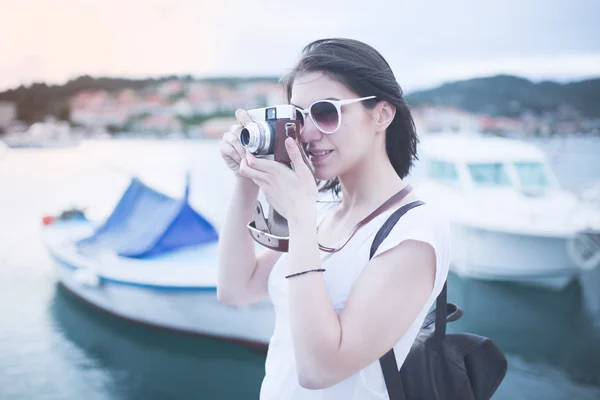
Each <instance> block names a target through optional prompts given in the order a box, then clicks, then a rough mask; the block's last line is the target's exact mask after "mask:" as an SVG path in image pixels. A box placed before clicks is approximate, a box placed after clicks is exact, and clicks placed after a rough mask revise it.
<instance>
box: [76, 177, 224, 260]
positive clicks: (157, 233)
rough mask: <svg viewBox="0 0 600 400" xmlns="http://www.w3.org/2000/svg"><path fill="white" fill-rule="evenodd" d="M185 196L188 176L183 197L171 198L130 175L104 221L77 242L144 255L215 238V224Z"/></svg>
mask: <svg viewBox="0 0 600 400" xmlns="http://www.w3.org/2000/svg"><path fill="white" fill-rule="evenodd" d="M188 196H189V179H187V182H186V189H185V195H184V196H183V198H182V199H174V198H171V197H169V196H167V195H165V194H163V193H160V192H158V191H156V190H154V189H152V188H150V187H148V186H146V185H144V183H143V182H141V181H140V180H139V179H137V178H133V179H132V180H131V183H130V185H129V187H128V188H127V190H125V192H124V193H123V196H122V197H121V199H120V200H119V202H118V203H117V205H116V206H115V208H114V210H113V212H112V213H111V215H110V216H109V217H108V219H107V220H106V222H105V223H104V224H103V225H102V226H100V227H99V228H98V229H97V230H96V231H95V232H94V233H93V234H92V235H91V236H90V237H87V238H85V239H82V240H80V241H79V242H78V246H79V247H80V248H82V247H87V246H93V247H96V246H100V247H109V248H111V249H113V250H114V251H115V252H116V253H117V254H118V255H120V256H122V257H133V258H143V257H148V256H154V255H157V254H160V253H164V252H168V251H171V250H175V249H178V248H181V247H186V246H192V245H200V244H204V243H210V242H214V241H216V240H217V239H218V235H217V232H216V230H215V228H214V227H213V226H212V225H211V224H210V222H208V221H207V220H206V219H204V218H203V217H202V216H201V215H200V214H198V213H197V212H196V211H195V210H194V209H193V208H192V207H191V206H190V205H189V203H188Z"/></svg>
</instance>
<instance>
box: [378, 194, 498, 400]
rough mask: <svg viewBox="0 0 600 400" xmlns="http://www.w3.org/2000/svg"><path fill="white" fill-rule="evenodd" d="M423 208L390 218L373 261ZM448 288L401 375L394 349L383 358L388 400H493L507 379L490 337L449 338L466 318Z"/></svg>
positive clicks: (463, 335) (465, 335) (404, 209)
mask: <svg viewBox="0 0 600 400" xmlns="http://www.w3.org/2000/svg"><path fill="white" fill-rule="evenodd" d="M422 204H424V203H423V202H421V201H415V202H412V203H409V204H407V205H405V206H403V207H400V208H399V209H398V210H396V211H395V212H394V213H393V214H392V215H391V216H390V217H389V218H388V219H387V221H386V222H385V223H384V224H383V226H382V227H381V228H380V229H379V231H378V232H377V234H376V235H375V239H374V240H373V244H372V245H371V254H370V256H369V259H370V258H372V257H373V255H374V254H375V251H376V250H377V248H378V247H379V245H380V244H381V242H383V240H384V239H385V238H386V237H387V236H388V234H389V233H390V231H391V230H392V228H393V227H394V225H395V224H396V222H397V221H398V220H399V219H400V217H402V215H404V214H405V213H406V212H408V211H409V210H410V209H412V208H414V207H418V206H420V205H422ZM446 286H447V283H444V288H443V289H442V291H441V293H440V295H439V296H438V298H437V302H436V309H435V310H433V311H431V312H430V313H429V314H428V315H427V316H426V318H425V320H424V322H423V326H422V327H421V330H420V332H419V334H418V335H417V337H416V339H415V341H414V343H413V345H412V348H411V349H410V352H409V353H408V356H407V357H406V360H405V361H404V363H403V364H402V368H401V369H400V371H398V364H397V363H396V357H395V355H394V349H391V350H390V351H388V352H387V353H386V354H385V355H384V356H383V357H381V358H380V359H379V362H380V364H381V369H382V371H383V376H384V379H385V385H386V387H387V391H388V394H389V397H390V400H489V399H490V398H491V397H492V395H493V394H494V392H495V391H496V389H497V388H498V386H499V385H500V383H501V382H502V380H503V379H504V376H505V375H506V370H507V366H508V364H507V361H506V357H504V354H502V352H501V351H500V349H499V348H498V347H497V346H496V345H495V344H494V343H493V342H492V341H491V340H490V339H489V338H486V337H483V336H478V335H474V334H470V333H455V334H446V322H450V321H456V320H457V319H459V318H460V317H461V316H462V310H461V309H460V308H458V307H457V306H456V305H455V304H452V303H448V302H447V293H446Z"/></svg>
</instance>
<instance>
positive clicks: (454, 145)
mask: <svg viewBox="0 0 600 400" xmlns="http://www.w3.org/2000/svg"><path fill="white" fill-rule="evenodd" d="M419 156H420V162H419V165H418V168H419V173H418V174H417V175H418V176H419V178H420V179H418V181H417V183H416V184H415V186H416V187H417V189H418V192H419V194H420V196H421V197H422V198H423V199H424V200H425V201H427V202H428V203H430V204H432V205H435V206H436V207H437V208H438V209H439V210H440V211H441V212H442V213H443V214H444V215H445V216H447V218H448V219H449V221H450V223H451V229H452V268H453V269H454V270H455V271H456V272H457V273H458V274H459V275H464V276H470V277H475V278H479V279H484V280H502V281H516V282H522V283H528V284H534V285H541V286H544V287H548V288H552V289H557V290H559V289H562V288H564V287H565V286H566V285H567V284H568V283H569V282H570V281H571V280H572V279H573V278H574V277H575V275H576V273H577V267H576V266H575V264H574V262H573V261H572V260H571V258H570V257H569V254H568V250H567V241H568V239H569V238H571V237H572V236H573V235H574V233H575V230H576V228H575V225H574V221H573V215H574V213H575V212H576V210H577V208H578V201H577V198H576V196H575V195H574V194H572V193H570V192H568V191H566V190H563V189H562V188H561V187H560V185H559V183H558V181H557V179H556V177H555V175H554V173H553V171H552V170H551V168H550V166H549V164H548V162H547V160H546V157H545V155H544V153H543V152H542V151H541V150H540V149H538V148H537V147H535V146H533V145H530V144H527V143H525V142H523V141H519V140H514V139H505V138H499V137H488V136H482V135H478V134H466V133H463V134H438V135H428V136H426V137H424V138H423V139H421V143H420V151H419Z"/></svg>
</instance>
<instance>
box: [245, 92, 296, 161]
mask: <svg viewBox="0 0 600 400" xmlns="http://www.w3.org/2000/svg"><path fill="white" fill-rule="evenodd" d="M247 113H248V115H249V116H250V118H251V119H252V122H251V123H249V124H247V125H246V126H244V127H243V128H242V130H241V132H240V142H241V143H242V146H244V147H245V148H246V150H247V151H249V152H250V153H252V154H254V155H255V156H257V157H266V156H270V155H272V156H273V159H274V160H275V161H278V162H282V163H286V164H289V163H290V162H291V161H290V158H289V156H288V154H287V151H286V149H285V139H286V138H288V137H291V138H293V139H294V140H295V139H296V134H299V133H300V121H299V120H298V119H297V118H296V115H297V112H296V107H294V106H293V105H290V104H283V105H278V106H272V107H264V108H257V109H253V110H248V111H247Z"/></svg>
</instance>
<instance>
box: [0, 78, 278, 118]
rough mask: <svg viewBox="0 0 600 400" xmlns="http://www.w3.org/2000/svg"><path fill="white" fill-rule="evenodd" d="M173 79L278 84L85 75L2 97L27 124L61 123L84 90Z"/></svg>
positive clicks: (130, 86) (216, 80)
mask: <svg viewBox="0 0 600 400" xmlns="http://www.w3.org/2000/svg"><path fill="white" fill-rule="evenodd" d="M171 79H182V80H186V81H192V80H193V81H196V82H200V81H202V82H214V83H224V84H228V85H235V84H237V83H239V82H250V81H256V80H260V81H265V80H269V81H271V80H275V81H276V80H277V78H274V77H215V78H204V79H196V78H192V77H191V76H190V75H186V76H175V75H171V76H163V77H158V78H150V79H124V78H104V77H99V78H94V77H91V76H89V75H84V76H81V77H79V78H76V79H73V80H71V81H69V82H67V83H66V84H64V85H50V86H49V85H46V84H45V83H34V84H32V85H30V86H27V87H25V86H20V87H18V88H16V89H11V90H7V91H5V92H1V93H0V101H2V100H5V101H11V102H14V103H16V104H17V109H18V114H17V118H18V119H19V120H21V121H25V122H35V121H40V120H42V119H43V118H44V117H45V116H46V115H54V116H56V117H57V118H59V119H63V120H68V118H69V107H70V106H69V99H71V97H73V96H74V95H75V94H77V93H78V92H80V91H82V90H106V91H108V92H113V91H118V90H121V89H134V90H140V89H143V88H145V87H147V86H152V85H156V84H159V83H162V82H165V81H167V80H171Z"/></svg>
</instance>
